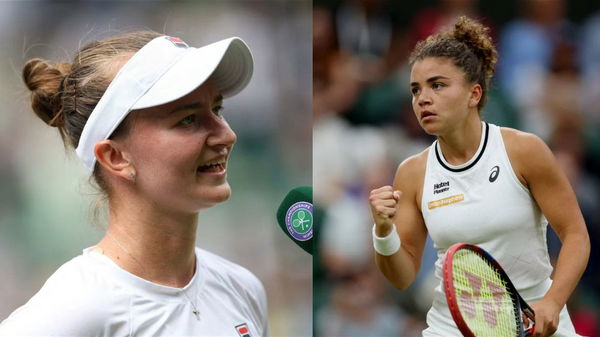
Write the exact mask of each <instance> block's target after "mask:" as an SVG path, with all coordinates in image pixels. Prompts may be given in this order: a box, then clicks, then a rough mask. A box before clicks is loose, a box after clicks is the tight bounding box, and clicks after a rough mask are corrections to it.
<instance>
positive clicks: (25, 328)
mask: <svg viewBox="0 0 600 337" xmlns="http://www.w3.org/2000/svg"><path fill="white" fill-rule="evenodd" d="M252 69H253V62H252V56H251V53H250V50H249V49H248V47H247V46H246V44H245V43H244V42H243V41H242V40H240V39H239V38H229V39H226V40H222V41H219V42H216V43H213V44H210V45H207V46H204V47H202V48H192V47H189V46H188V45H187V44H186V43H185V42H183V41H182V40H180V39H178V38H173V37H169V36H164V35H161V34H158V33H154V32H136V33H129V34H124V35H120V36H116V37H112V38H108V39H105V40H101V41H96V42H93V43H90V44H88V45H87V46H85V47H83V48H82V49H81V50H80V51H79V53H78V55H76V56H75V58H74V61H73V63H72V64H68V63H56V64H52V63H49V62H47V61H44V60H41V59H32V60H30V61H29V62H27V64H25V66H24V68H23V80H24V82H25V84H26V85H27V88H29V90H31V105H32V108H33V111H34V112H35V113H36V114H37V116H38V117H40V118H41V119H42V120H43V121H44V122H46V123H47V124H48V125H50V126H53V127H57V128H58V130H59V131H60V134H61V136H62V138H63V140H64V142H65V143H66V144H67V146H69V147H73V148H74V149H75V151H76V153H77V156H78V157H79V158H80V159H81V160H82V162H83V164H84V165H85V167H86V168H87V169H88V170H89V171H90V172H91V174H92V176H93V177H94V180H95V181H96V183H97V184H98V186H99V187H100V188H101V189H102V191H103V192H104V194H105V196H106V199H107V200H108V209H109V218H108V219H109V220H108V228H107V232H106V235H105V236H104V237H103V238H102V240H100V242H99V243H98V244H97V245H95V246H93V247H90V248H88V249H85V250H84V251H83V254H82V255H80V256H77V257H75V258H74V259H72V260H71V261H69V262H67V263H65V264H64V265H63V266H61V267H60V268H59V269H58V270H57V271H56V272H55V273H54V274H53V275H52V276H51V277H50V278H49V279H48V281H47V282H46V283H45V284H44V286H43V287H42V289H41V290H40V291H39V292H38V293H37V294H36V295H35V296H33V297H32V298H31V300H29V301H28V302H27V303H26V304H25V305H23V306H22V307H21V308H19V309H17V310H16V311H15V312H14V313H13V314H12V315H10V316H9V317H8V318H7V319H6V320H4V321H3V322H2V323H1V324H0V336H242V337H249V336H267V335H268V334H269V333H268V324H267V308H266V295H265V290H264V288H263V286H262V284H261V283H260V281H259V280H258V279H257V278H256V277H255V276H254V275H253V274H252V273H250V272H249V271H248V270H246V269H244V268H243V267H241V266H238V265H236V264H234V263H232V262H230V261H227V260H225V259H223V258H221V257H218V256H216V255H214V254H211V253H209V252H207V251H205V250H202V249H199V248H197V247H196V246H195V239H196V228H197V225H198V212H199V211H200V210H203V209H205V208H209V207H211V206H214V205H216V204H218V203H221V202H223V201H225V200H227V199H228V198H229V196H230V193H231V190H230V187H229V184H228V183H227V161H228V159H229V155H230V153H231V149H232V147H233V145H234V143H235V141H236V135H235V133H234V132H233V131H232V130H231V128H230V127H229V125H228V124H227V122H226V121H225V119H224V118H223V116H222V115H221V109H222V105H223V99H224V98H227V97H230V96H232V95H235V94H236V93H238V92H239V91H241V90H242V89H243V88H244V87H245V86H246V85H247V84H248V82H249V81H250V78H251V76H252Z"/></svg>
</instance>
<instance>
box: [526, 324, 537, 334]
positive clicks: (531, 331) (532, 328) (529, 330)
mask: <svg viewBox="0 0 600 337" xmlns="http://www.w3.org/2000/svg"><path fill="white" fill-rule="evenodd" d="M534 332H535V324H534V325H533V326H532V327H531V328H529V329H526V330H525V337H531V336H533V333H534Z"/></svg>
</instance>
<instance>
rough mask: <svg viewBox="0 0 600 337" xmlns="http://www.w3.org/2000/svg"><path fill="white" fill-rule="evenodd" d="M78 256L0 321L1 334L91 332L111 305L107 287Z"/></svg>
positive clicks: (87, 262)
mask: <svg viewBox="0 0 600 337" xmlns="http://www.w3.org/2000/svg"><path fill="white" fill-rule="evenodd" d="M88 259H89V257H86V256H85V254H84V255H80V256H78V257H75V258H73V259H72V260H70V261H68V262H66V263H65V264H63V265H62V266H61V267H60V268H58V270H56V272H54V274H52V276H50V278H48V280H47V281H46V282H45V283H44V285H43V286H42V288H41V289H40V290H39V291H38V292H37V293H36V294H35V295H34V296H33V297H32V298H31V299H30V300H29V301H28V302H27V303H25V304H24V305H23V306H21V307H20V308H18V309H17V310H15V311H14V312H13V313H12V314H11V315H10V316H9V317H8V318H7V319H6V320H4V321H3V322H2V323H1V324H0V336H2V337H4V336H17V335H18V336H34V335H75V336H79V335H92V336H93V335H94V334H90V332H93V331H101V329H102V327H103V324H104V322H105V320H104V318H105V317H108V315H109V312H108V311H107V310H106V309H107V308H111V307H112V306H113V303H111V301H112V297H111V296H110V293H111V292H110V290H109V287H107V284H106V281H105V280H104V279H103V278H102V276H101V275H99V273H98V272H97V271H96V270H95V269H94V268H93V261H89V260H88Z"/></svg>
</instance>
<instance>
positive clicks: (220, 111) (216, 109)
mask: <svg viewBox="0 0 600 337" xmlns="http://www.w3.org/2000/svg"><path fill="white" fill-rule="evenodd" d="M212 112H213V113H214V114H215V115H217V116H219V117H221V116H222V115H223V106H221V105H219V106H216V107H214V108H212Z"/></svg>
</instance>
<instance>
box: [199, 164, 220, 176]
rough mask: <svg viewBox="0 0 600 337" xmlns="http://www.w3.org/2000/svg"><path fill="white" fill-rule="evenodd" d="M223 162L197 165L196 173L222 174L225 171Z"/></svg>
mask: <svg viewBox="0 0 600 337" xmlns="http://www.w3.org/2000/svg"><path fill="white" fill-rule="evenodd" d="M226 166H227V165H226V164H225V163H217V164H212V165H204V166H200V167H198V169H197V170H196V172H197V173H199V174H203V175H210V176H222V175H224V174H225V173H226V172H227V168H226Z"/></svg>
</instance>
